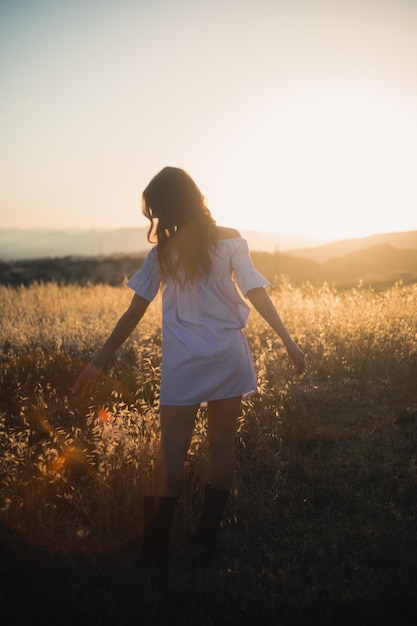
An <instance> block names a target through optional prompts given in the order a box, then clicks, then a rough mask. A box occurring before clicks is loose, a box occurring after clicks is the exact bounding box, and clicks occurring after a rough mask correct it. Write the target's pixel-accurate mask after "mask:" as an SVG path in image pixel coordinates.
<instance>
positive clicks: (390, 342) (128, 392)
mask: <svg viewBox="0 0 417 626" xmlns="http://www.w3.org/2000/svg"><path fill="white" fill-rule="evenodd" d="M272 295H273V299H274V300H275V302H276V304H277V307H278V309H279V311H280V312H281V314H282V317H283V318H284V320H285V322H286V324H287V326H288V328H289V329H290V331H291V332H292V334H293V336H294V338H295V339H296V340H297V341H298V342H299V343H300V345H301V346H302V347H303V348H304V350H305V352H306V355H307V371H306V373H305V375H304V376H303V377H302V378H295V377H293V375H292V372H291V367H290V365H289V363H288V360H287V357H286V353H285V351H284V350H283V348H282V347H281V346H280V344H279V342H278V341H277V340H276V339H275V338H274V337H273V336H272V335H271V333H270V331H269V330H268V328H267V327H266V326H265V325H264V323H263V322H262V321H261V320H260V318H259V317H258V316H257V314H256V313H255V312H252V314H251V317H250V323H249V326H248V329H247V336H248V340H249V343H250V346H251V349H252V353H253V358H254V361H255V364H256V370H257V374H258V379H259V390H260V392H259V394H258V395H257V396H255V397H254V398H252V399H251V400H248V401H246V402H245V404H244V410H243V414H242V418H241V419H240V422H239V431H238V433H237V438H236V445H237V457H238V460H237V471H236V477H235V484H234V488H233V493H232V497H231V498H230V501H229V503H228V507H227V515H226V520H225V524H224V529H223V535H222V542H221V549H220V551H219V554H218V555H217V556H216V557H215V558H214V560H213V561H211V562H210V563H199V562H198V561H197V562H196V560H195V559H194V558H193V557H192V556H190V555H189V554H188V553H187V551H186V535H187V532H188V531H189V530H190V528H191V527H192V526H193V524H195V521H196V519H197V516H198V512H199V509H200V507H201V498H202V490H203V488H204V484H205V481H206V471H207V443H206V437H205V426H206V425H205V414H204V411H201V413H200V414H199V419H198V422H197V424H196V428H195V434H194V438H193V441H192V446H191V449H190V454H189V458H188V461H187V464H186V467H185V476H184V489H183V493H182V496H181V499H180V503H179V506H178V510H177V514H176V519H175V524H174V528H173V531H172V537H173V550H174V557H175V558H174V566H173V572H172V578H171V582H170V584H169V586H168V588H167V589H165V590H161V589H158V588H154V587H153V586H152V584H151V583H150V581H149V580H148V579H147V578H146V577H144V576H143V575H141V573H140V572H139V571H138V570H137V568H136V567H135V561H134V557H133V552H132V550H131V548H130V545H131V544H130V543H129V542H132V541H133V542H135V540H136V539H138V538H140V536H141V532H142V519H141V517H142V510H141V506H142V505H141V498H142V496H143V494H144V493H147V492H148V491H149V488H150V483H151V475H152V466H153V460H154V457H155V452H156V447H157V443H158V379H159V364H160V341H161V337H160V312H159V303H158V302H155V303H154V304H153V305H152V306H151V307H150V309H149V311H148V314H147V317H146V318H145V319H144V321H143V323H142V324H141V325H140V326H139V328H138V329H137V330H136V331H135V333H134V334H133V335H132V337H131V338H130V339H129V340H128V342H127V343H126V344H125V346H123V347H122V348H121V349H120V351H119V353H118V354H117V355H116V357H115V358H114V360H113V361H112V362H111V363H110V364H109V366H108V368H107V370H106V375H105V376H103V379H102V381H101V382H100V384H99V385H98V387H97V389H96V391H95V392H94V394H93V395H92V396H91V397H89V398H78V397H73V396H72V395H71V392H70V389H71V385H72V382H73V381H74V379H75V377H76V376H77V374H78V372H79V371H80V370H81V368H82V367H83V365H84V364H86V363H87V362H88V361H89V359H90V358H91V356H92V355H93V354H94V352H95V350H96V349H97V348H98V347H99V346H100V345H101V343H102V341H103V340H104V338H105V337H106V335H107V333H108V331H109V330H110V329H111V327H112V326H113V324H114V322H115V321H116V319H117V318H118V316H119V315H120V313H121V312H122V311H123V310H124V307H125V306H126V305H127V303H128V301H129V299H130V293H129V290H127V289H125V288H124V287H108V286H100V285H96V286H86V287H79V286H65V287H63V286H61V287H60V286H58V285H56V284H48V285H42V284H34V285H32V286H30V287H28V288H21V289H12V288H6V287H0V317H1V327H0V345H1V361H0V384H1V400H0V402H1V405H0V445H1V457H0V472H1V478H2V481H1V492H0V515H1V517H0V520H1V526H0V539H1V544H0V546H1V560H0V572H1V587H0V597H1V608H0V611H1V615H2V617H4V622H3V623H4V624H5V625H6V624H7V625H9V624H28V623H30V622H31V621H32V620H33V619H39V620H42V621H43V623H44V624H55V623H59V624H61V625H62V624H65V625H66V624H71V625H73V624H77V623H78V624H84V623H85V624H87V623H88V624H92V625H97V626H98V625H101V624H103V625H107V624H118V625H122V626H127V625H130V624H132V625H133V624H142V625H145V626H146V625H154V624H169V623H176V624H184V625H188V624H193V626H209V625H210V626H211V625H213V626H214V625H219V624H220V625H223V624H224V625H226V624H230V625H235V624H236V625H237V624H240V625H251V624H263V625H268V626H269V625H278V624H279V625H283V626H287V625H291V626H292V625H300V626H308V625H313V624H314V625H315V624H321V625H327V624H329V625H343V624H345V625H350V624H355V625H363V626H368V625H375V626H376V625H381V624H399V625H401V626H402V625H404V624H415V623H417V542H416V533H417V518H416V511H417V384H416V381H417V323H416V319H417V317H416V310H417V285H408V286H404V285H402V284H397V285H396V286H395V287H392V288H389V289H387V290H385V291H381V292H378V293H375V292H373V291H372V290H369V289H365V288H361V287H358V288H357V289H352V290H348V291H340V292H338V291H335V290H333V289H331V288H329V287H327V286H323V287H321V288H317V287H312V286H309V285H304V286H303V287H302V288H292V287H291V286H290V285H282V286H281V287H280V288H277V289H276V290H275V291H274V292H273V294H272Z"/></svg>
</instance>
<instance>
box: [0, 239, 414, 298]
mask: <svg viewBox="0 0 417 626" xmlns="http://www.w3.org/2000/svg"><path fill="white" fill-rule="evenodd" d="M143 259H144V253H142V254H132V255H114V256H97V257H83V256H78V257H77V256H66V257H56V258H40V259H27V260H16V261H0V284H3V285H12V286H18V285H30V284H31V283H33V282H34V281H37V282H50V281H54V282H57V283H59V284H68V283H77V284H86V283H107V284H111V285H120V284H122V282H123V280H124V279H125V278H126V277H130V276H131V275H132V274H133V273H134V272H136V271H137V270H138V269H139V268H140V267H141V265H142V263H143ZM252 259H253V261H254V264H255V266H256V268H257V269H258V270H259V271H260V272H261V273H262V274H263V275H264V276H266V278H267V279H268V280H269V281H270V282H271V284H278V283H279V282H280V281H281V280H282V279H284V280H286V281H287V280H288V281H289V282H290V283H291V284H293V285H300V284H302V283H305V282H307V281H308V282H310V283H312V284H314V285H320V284H323V283H325V282H326V283H328V284H330V285H334V286H335V287H336V288H338V289H346V288H350V287H356V286H357V285H358V284H359V283H360V282H362V283H363V284H364V285H365V286H372V287H375V288H385V287H387V286H389V285H392V284H393V283H395V282H396V281H398V280H402V281H403V282H404V283H411V282H417V249H415V250H399V249H398V248H394V247H393V246H390V245H388V244H378V245H375V246H371V247H369V248H366V249H363V250H357V251H355V252H351V253H350V254H346V255H345V256H342V257H335V258H333V259H330V260H328V261H325V262H324V263H320V262H318V261H311V260H309V259H304V258H300V257H297V256H293V255H291V254H289V253H283V252H275V253H273V254H271V253H270V252H262V251H254V252H252Z"/></svg>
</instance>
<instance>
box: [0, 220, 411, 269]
mask: <svg viewBox="0 0 417 626" xmlns="http://www.w3.org/2000/svg"><path fill="white" fill-rule="evenodd" d="M147 232H148V227H147V226H143V227H121V228H114V229H104V228H103V229H100V228H95V229H60V230H58V229H46V228H42V229H24V228H22V229H21V228H5V229H0V259H2V260H3V261H13V260H21V259H38V258H43V257H53V258H58V257H64V256H85V257H95V256H113V255H115V254H145V253H146V252H147V251H148V250H149V248H150V247H151V244H149V243H148V242H147V239H146V235H147ZM241 234H242V236H243V237H244V238H245V239H246V240H247V241H248V244H249V248H250V249H251V251H265V252H271V253H278V252H283V253H290V254H291V255H292V256H296V257H299V258H304V259H308V260H311V261H318V262H326V261H328V260H330V259H331V258H337V257H343V256H345V255H346V254H349V253H351V252H355V251H356V250H362V249H365V248H367V247H370V246H373V245H376V244H389V245H392V246H394V247H396V248H399V249H417V231H404V232H393V233H386V234H375V235H370V236H368V237H362V238H350V239H340V240H334V241H331V242H328V243H323V238H322V239H321V240H320V239H319V238H317V237H315V238H314V237H311V236H308V235H304V234H302V233H264V232H260V231H249V230H242V231H241Z"/></svg>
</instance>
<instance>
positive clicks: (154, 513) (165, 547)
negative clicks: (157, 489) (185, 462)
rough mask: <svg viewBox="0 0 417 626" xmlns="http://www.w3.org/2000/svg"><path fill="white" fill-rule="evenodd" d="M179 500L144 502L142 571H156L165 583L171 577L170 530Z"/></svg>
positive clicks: (161, 499)
mask: <svg viewBox="0 0 417 626" xmlns="http://www.w3.org/2000/svg"><path fill="white" fill-rule="evenodd" d="M177 500H178V498H176V497H162V498H154V497H153V496H145V498H144V500H143V514H144V515H143V517H144V531H143V544H142V550H141V555H140V566H141V568H142V569H145V570H148V571H151V570H154V571H155V572H156V573H157V575H158V576H159V577H160V579H161V581H162V582H165V581H166V579H167V578H168V575H169V568H170V559H171V550H170V530H171V526H172V522H173V519H174V512H175V506H176V503H177Z"/></svg>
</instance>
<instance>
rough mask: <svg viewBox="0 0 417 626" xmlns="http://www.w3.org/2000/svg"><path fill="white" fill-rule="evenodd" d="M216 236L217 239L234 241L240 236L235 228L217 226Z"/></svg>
mask: <svg viewBox="0 0 417 626" xmlns="http://www.w3.org/2000/svg"><path fill="white" fill-rule="evenodd" d="M217 235H218V237H219V239H234V238H235V237H241V234H240V232H239V231H238V230H236V229H235V228H227V227H226V226H217Z"/></svg>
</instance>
